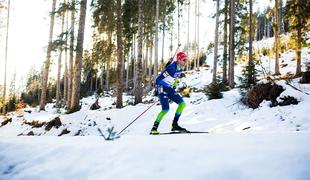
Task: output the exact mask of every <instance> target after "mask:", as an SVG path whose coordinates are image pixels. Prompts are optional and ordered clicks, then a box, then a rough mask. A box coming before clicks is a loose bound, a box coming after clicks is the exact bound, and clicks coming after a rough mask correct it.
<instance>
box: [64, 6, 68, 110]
mask: <svg viewBox="0 0 310 180" xmlns="http://www.w3.org/2000/svg"><path fill="white" fill-rule="evenodd" d="M65 2H66V3H67V1H65ZM68 25H69V14H68V11H66V31H67V30H68ZM67 44H68V35H66V45H65V47H66V48H65V72H64V103H65V104H67V99H68V50H67Z"/></svg>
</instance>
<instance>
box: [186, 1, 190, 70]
mask: <svg viewBox="0 0 310 180" xmlns="http://www.w3.org/2000/svg"><path fill="white" fill-rule="evenodd" d="M190 9H191V1H190V0H188V12H187V13H188V14H187V16H188V17H187V20H188V22H187V23H188V24H187V49H186V54H187V55H188V54H189V48H190V45H189V30H190V26H189V25H190ZM188 70H189V62H188V63H187V64H186V71H188Z"/></svg>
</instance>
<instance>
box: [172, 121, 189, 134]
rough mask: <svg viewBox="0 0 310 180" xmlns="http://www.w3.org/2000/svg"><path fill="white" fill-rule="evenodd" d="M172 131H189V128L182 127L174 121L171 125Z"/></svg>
mask: <svg viewBox="0 0 310 180" xmlns="http://www.w3.org/2000/svg"><path fill="white" fill-rule="evenodd" d="M171 131H172V132H180V133H187V132H189V131H188V130H186V129H185V128H183V127H181V126H179V125H178V123H173V124H172V126H171Z"/></svg>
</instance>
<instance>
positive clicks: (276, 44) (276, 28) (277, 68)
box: [273, 0, 280, 75]
mask: <svg viewBox="0 0 310 180" xmlns="http://www.w3.org/2000/svg"><path fill="white" fill-rule="evenodd" d="M274 9H275V18H274V24H273V27H274V38H275V42H274V47H275V48H274V49H275V75H280V66H279V44H280V42H279V40H280V39H279V0H275V7H274Z"/></svg>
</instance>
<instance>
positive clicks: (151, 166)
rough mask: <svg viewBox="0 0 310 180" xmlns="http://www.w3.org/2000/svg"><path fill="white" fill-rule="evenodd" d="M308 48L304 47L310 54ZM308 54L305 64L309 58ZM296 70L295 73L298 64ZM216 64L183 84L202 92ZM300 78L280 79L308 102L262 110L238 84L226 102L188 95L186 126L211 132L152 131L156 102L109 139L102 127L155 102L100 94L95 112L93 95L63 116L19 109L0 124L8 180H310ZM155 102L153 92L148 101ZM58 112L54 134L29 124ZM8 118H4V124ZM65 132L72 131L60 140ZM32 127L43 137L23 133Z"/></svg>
mask: <svg viewBox="0 0 310 180" xmlns="http://www.w3.org/2000/svg"><path fill="white" fill-rule="evenodd" d="M308 51H309V50H308V49H305V50H304V52H303V54H304V56H305V54H307V53H308ZM288 54H289V53H288ZM306 57H307V58H304V61H305V60H307V59H309V58H308V56H306ZM264 58H265V57H264ZM283 59H284V62H285V61H287V62H290V61H291V59H290V55H283ZM264 63H265V65H266V62H264ZM238 67H239V66H238ZM289 67H291V69H293V70H294V66H293V65H290V66H289ZM211 69H212V66H211ZM211 69H205V68H202V69H201V71H199V72H189V73H188V74H187V77H186V78H185V79H183V80H182V81H184V82H186V83H187V84H188V85H189V86H192V87H195V88H197V89H201V88H203V87H204V86H205V85H207V84H208V83H210V81H211V78H212V71H211ZM281 70H283V71H284V69H281ZM292 72H294V71H292ZM238 73H239V74H238ZM238 75H240V71H237V76H238ZM298 80H299V79H294V80H293V81H291V82H290V83H291V84H292V85H293V86H295V87H297V88H298V89H300V90H301V91H303V92H300V91H297V90H295V89H293V88H292V87H290V86H288V85H287V84H286V83H285V81H279V82H278V84H280V85H282V86H283V87H284V88H285V91H284V92H283V93H282V94H281V96H280V97H283V96H286V95H291V96H294V97H295V98H297V99H298V100H299V101H300V102H299V104H298V105H290V106H282V107H280V106H277V107H273V108H271V107H269V104H270V102H268V101H264V102H262V103H261V105H260V107H259V108H257V109H250V108H247V107H245V106H244V105H242V104H241V103H240V102H239V100H240V95H239V92H238V89H233V90H230V91H227V92H224V98H223V99H219V100H208V98H207V97H206V96H205V95H204V94H203V93H202V92H197V93H193V94H192V95H191V97H190V98H184V100H185V102H186V105H187V106H186V108H185V110H184V112H183V114H182V116H181V119H180V124H181V125H182V126H184V127H186V128H187V129H189V130H192V131H208V132H209V133H208V134H177V135H162V136H150V135H149V132H150V129H151V127H152V125H153V122H154V120H155V118H156V115H157V113H158V112H159V111H160V110H161V107H160V105H159V104H156V105H155V106H153V107H152V108H151V109H150V110H148V111H147V112H146V113H145V114H144V115H143V116H141V118H140V119H138V120H137V121H136V122H135V123H134V124H132V125H131V126H130V127H129V128H128V129H127V130H126V131H124V133H123V134H122V135H121V137H120V138H119V139H116V140H114V141H105V140H104V138H103V137H102V136H100V133H99V132H98V128H99V129H100V130H102V131H103V132H104V133H105V134H107V132H106V130H107V129H108V128H109V127H114V128H115V130H116V131H118V132H119V131H120V130H122V129H123V128H124V127H125V126H126V125H128V124H129V123H130V122H131V121H132V120H133V119H134V118H136V117H137V116H138V115H139V114H140V113H142V112H143V111H144V110H146V109H147V108H148V107H150V106H151V105H152V104H149V103H143V104H138V105H136V106H132V105H128V106H126V107H124V108H122V109H115V105H114V102H115V98H111V97H102V98H100V99H99V104H100V105H101V108H100V109H99V110H95V111H91V110H89V107H90V105H91V104H92V103H93V102H94V101H95V97H94V96H92V97H88V98H84V99H83V100H82V104H83V106H82V109H81V111H79V112H76V113H73V114H60V115H59V114H57V113H56V110H55V109H54V108H52V106H53V104H49V105H48V106H47V108H46V109H47V111H46V112H38V111H37V110H36V109H35V108H34V109H32V112H31V113H25V115H24V117H20V118H18V117H16V115H15V114H12V122H10V123H8V124H7V125H5V126H2V127H0V179H23V180H24V179H31V180H32V179H112V178H113V179H126V180H127V179H229V180H231V179H289V180H291V179H301V180H304V179H305V180H306V179H309V178H310V170H309V167H310V151H309V149H310V141H309V138H310V118H309V114H310V96H309V95H307V94H306V93H310V85H309V84H299V83H298ZM150 99H153V97H151V96H147V97H145V98H144V100H150ZM154 100H157V99H156V98H154ZM130 101H132V97H130V96H126V95H125V96H124V102H125V104H128V103H129V102H130ZM129 104H130V103H129ZM176 108H177V105H176V104H170V111H169V113H168V114H167V115H166V116H165V118H164V119H163V121H162V122H161V124H160V126H159V131H161V132H169V131H170V125H171V122H172V119H173V116H174V112H175V110H176ZM55 117H59V118H60V120H61V122H62V125H61V126H60V127H59V128H58V129H57V128H52V129H51V130H50V131H46V130H45V129H44V128H45V126H42V127H40V128H33V127H31V126H30V125H28V124H25V123H24V122H25V121H27V122H32V121H38V122H48V121H50V120H52V119H54V118H55ZM3 121H4V117H0V123H1V122H3ZM64 129H66V130H67V132H68V133H67V134H63V135H62V136H60V137H59V136H58V135H60V134H61V133H62V132H63V130H64ZM30 131H32V132H33V134H34V135H35V136H17V135H26V134H28V133H29V132H30ZM77 134H78V135H79V136H75V135H77Z"/></svg>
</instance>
